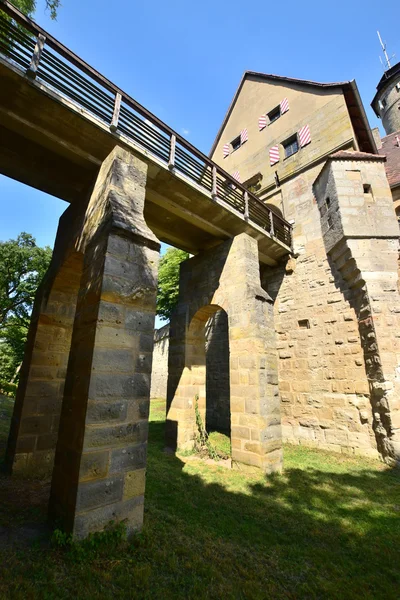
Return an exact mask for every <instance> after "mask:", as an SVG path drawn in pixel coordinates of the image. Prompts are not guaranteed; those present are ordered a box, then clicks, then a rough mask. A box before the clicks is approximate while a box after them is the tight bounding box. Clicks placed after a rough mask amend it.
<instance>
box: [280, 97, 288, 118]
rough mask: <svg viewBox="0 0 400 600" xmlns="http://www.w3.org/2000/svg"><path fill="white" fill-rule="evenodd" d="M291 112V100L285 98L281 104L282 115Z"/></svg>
mask: <svg viewBox="0 0 400 600" xmlns="http://www.w3.org/2000/svg"><path fill="white" fill-rule="evenodd" d="M288 110H289V100H288V99H287V98H284V99H283V100H282V102H281V115H283V114H284V113H285V112H287V111H288Z"/></svg>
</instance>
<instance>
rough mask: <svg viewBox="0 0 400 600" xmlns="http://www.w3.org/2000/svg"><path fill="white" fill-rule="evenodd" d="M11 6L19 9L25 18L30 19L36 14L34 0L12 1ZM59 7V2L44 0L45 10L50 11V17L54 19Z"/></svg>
mask: <svg viewBox="0 0 400 600" xmlns="http://www.w3.org/2000/svg"><path fill="white" fill-rule="evenodd" d="M12 4H14V6H16V7H17V8H19V10H20V11H21V12H23V13H24V15H26V16H27V17H32V16H33V15H34V13H35V12H36V8H37V3H36V0H12ZM60 6H61V0H46V8H47V9H48V10H49V11H50V17H51V18H52V19H54V20H55V19H56V18H57V15H58V9H59V8H60Z"/></svg>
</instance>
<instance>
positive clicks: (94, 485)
mask: <svg viewBox="0 0 400 600" xmlns="http://www.w3.org/2000/svg"><path fill="white" fill-rule="evenodd" d="M146 174H147V166H146V164H145V163H144V162H142V161H141V160H139V159H138V158H136V157H135V156H133V155H132V154H130V153H129V152H127V151H124V150H122V149H121V148H118V147H117V148H115V149H114V150H113V151H112V152H111V154H110V155H109V156H108V158H107V159H106V160H105V161H104V163H103V165H102V167H101V169H100V172H99V175H98V178H97V181H96V184H95V187H94V190H93V193H92V195H91V198H90V201H89V203H88V205H87V208H86V211H85V212H84V215H83V218H82V220H81V228H80V230H79V231H78V233H77V232H76V231H75V230H73V231H72V232H71V233H72V237H73V242H72V243H69V244H67V246H68V248H71V247H72V248H73V253H72V254H71V256H73V257H79V261H78V262H79V268H76V269H73V272H74V273H76V277H75V278H74V277H72V279H70V281H71V285H72V284H73V285H72V288H73V289H72V290H71V293H72V294H73V297H74V298H75V302H71V303H70V304H68V306H69V311H68V310H66V309H65V306H66V305H64V304H63V298H62V297H60V295H59V294H58V295H57V296H56V297H55V298H57V301H59V303H60V310H61V312H62V310H64V312H65V313H66V316H65V319H66V318H67V316H68V319H69V320H68V323H64V321H60V323H58V326H59V327H64V329H63V331H65V333H64V337H63V338H62V341H63V343H64V344H65V355H64V354H62V356H61V357H60V358H59V362H60V366H62V367H63V368H64V369H65V368H66V367H67V368H66V375H65V371H59V372H57V375H58V373H59V377H60V381H58V380H56V385H54V379H52V378H51V375H52V373H53V371H52V370H51V369H46V368H45V367H47V366H48V367H52V366H53V365H52V364H51V360H52V359H51V357H52V356H53V354H52V353H51V350H52V348H51V347H50V346H49V344H50V334H47V329H44V327H45V324H47V322H48V314H49V308H48V307H49V306H50V307H52V306H53V304H52V302H53V296H52V295H51V294H50V300H51V302H50V303H49V302H47V305H46V310H47V313H46V312H45V311H43V310H42V312H41V306H42V304H43V302H42V301H40V302H39V300H38V303H37V304H38V306H39V308H38V310H37V313H38V315H39V317H38V319H36V318H35V319H34V320H33V322H32V326H31V331H30V339H31V340H32V344H31V345H32V346H33V348H34V351H32V352H30V351H29V347H28V353H27V356H26V359H25V363H26V364H24V369H25V370H24V374H23V376H22V378H21V384H20V388H19V392H18V394H19V396H18V397H19V402H18V403H17V406H16V412H15V415H14V423H15V424H14V426H13V432H12V435H11V437H10V444H9V451H8V464H9V465H13V464H19V463H21V462H23V461H25V464H27V465H29V464H30V463H33V464H35V463H37V462H39V461H42V460H43V459H42V458H41V454H40V452H41V450H40V447H39V445H38V444H39V441H40V439H41V436H43V435H49V434H52V435H53V437H52V438H51V442H52V449H51V450H52V452H53V453H54V449H55V458H54V470H53V477H52V486H51V496H50V505H49V513H50V517H51V518H52V520H53V521H54V522H56V523H57V524H58V525H59V526H60V527H62V528H63V529H64V530H66V531H68V532H72V533H73V534H74V535H76V536H77V537H83V536H85V535H87V534H88V533H89V532H92V531H96V530H100V529H103V528H104V526H105V525H106V524H107V523H108V522H110V521H111V520H113V521H121V520H125V521H126V523H127V527H128V531H129V532H132V531H134V530H137V529H139V528H140V527H141V525H142V522H143V500H144V489H145V468H146V450H147V431H148V411H149V394H150V375H151V363H152V350H153V331H154V316H155V301H156V290H157V272H158V258H159V247H160V244H159V241H158V239H157V238H156V236H155V235H154V234H153V233H152V231H151V230H150V229H149V228H148V227H147V225H146V223H145V221H144V217H143V209H144V201H145V191H146ZM68 210H69V209H68ZM64 235H65V231H64ZM65 264H66V265H68V264H69V263H68V260H67V262H66V263H65ZM60 273H61V271H60ZM56 281H57V278H56ZM51 289H52V290H53V289H54V290H55V291H57V293H58V291H59V289H58V287H56V288H55V287H54V285H53V287H52V288H51ZM52 293H53V292H52ZM54 301H55V300H54ZM63 306H64V309H62V307H63ZM53 312H54V311H53ZM57 314H58V313H57ZM62 314H64V313H62ZM43 315H44V316H43ZM72 319H73V324H72ZM37 322H39V324H40V325H42V323H43V327H41V328H40V327H38V326H37ZM67 325H68V326H69V327H67ZM42 329H43V332H45V333H43V332H42ZM51 335H52V336H53V337H54V336H56V334H55V333H54V332H53V330H51ZM68 336H69V337H68ZM57 339H58V338H57ZM45 344H48V345H45ZM68 345H70V350H69V352H68V351H67V346H68ZM54 350H56V349H54ZM38 352H40V353H41V354H40V366H41V371H40V373H39V375H40V377H41V380H40V381H41V383H40V387H39V388H38V389H37V394H36V395H37V396H39V395H40V394H42V396H43V398H45V397H46V398H47V396H50V395H51V394H52V399H53V401H54V405H55V406H57V409H55V412H56V413H57V412H58V414H57V419H59V422H60V425H59V429H58V437H57V435H56V425H53V420H52V419H53V417H52V419H46V418H45V417H46V415H43V417H44V418H43V419H41V420H40V425H41V426H42V427H43V429H41V430H40V435H37V436H36V438H35V439H36V441H35V445H33V447H32V445H31V446H30V448H32V449H31V454H30V455H28V456H26V457H24V456H23V455H22V454H21V452H22V451H21V444H23V443H24V437H23V436H24V435H26V431H27V429H26V426H24V422H25V421H24V419H21V418H20V415H22V416H23V415H24V414H25V412H26V410H25V406H28V405H30V406H32V407H34V406H37V405H38V402H37V400H36V401H35V402H36V404H35V403H34V402H33V401H32V398H31V396H32V392H31V387H30V385H31V384H30V378H32V377H33V375H32V369H33V362H32V361H33V360H34V361H35V366H36V363H38V362H39V359H36V358H35V357H36V354H37V353H38ZM68 354H69V357H68V366H67V360H66V357H67V355H68ZM53 360H54V358H53ZM46 361H48V362H46ZM58 366H59V365H58V364H57V367H58ZM33 373H34V374H35V376H36V377H38V371H37V370H33ZM62 376H64V377H65V384H64V379H63V378H62ZM53 388H55V389H54V393H53V392H52V391H51V390H53ZM25 390H26V391H25ZM45 393H46V394H47V395H46V396H45V395H44V394H45ZM61 398H62V406H61ZM46 402H47V400H46ZM37 416H40V415H39V414H38V415H37ZM50 420H51V423H52V427H53V429H50ZM18 421H19V422H18ZM28 423H29V421H28ZM47 430H49V431H47ZM56 441H57V445H56V447H55V442H56ZM17 450H18V453H17ZM46 460H47V461H49V460H50V459H46Z"/></svg>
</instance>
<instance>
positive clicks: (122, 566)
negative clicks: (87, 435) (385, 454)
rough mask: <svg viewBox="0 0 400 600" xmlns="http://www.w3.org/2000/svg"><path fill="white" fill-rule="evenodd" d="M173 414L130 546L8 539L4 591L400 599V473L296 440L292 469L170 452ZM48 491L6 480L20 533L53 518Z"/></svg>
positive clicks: (159, 413) (289, 458) (0, 569)
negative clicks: (259, 468)
mask: <svg viewBox="0 0 400 600" xmlns="http://www.w3.org/2000/svg"><path fill="white" fill-rule="evenodd" d="M1 402H3V400H2V401H1ZM6 412H7V411H4V410H3V409H1V408H0V414H1V415H2V417H1V418H2V419H3V420H4V414H5V413H6ZM164 415H165V412H164V405H163V403H162V402H161V401H155V402H153V404H152V411H151V423H150V441H149V460H148V476H147V487H146V503H145V507H146V508H145V525H144V529H143V532H142V533H141V534H140V535H137V536H135V538H134V539H133V541H132V542H130V543H128V542H124V541H121V539H120V537H118V535H116V536H114V538H113V537H112V536H107V535H106V536H104V538H103V540H97V542H96V543H94V542H92V543H91V545H90V544H88V543H86V544H80V545H77V546H72V547H69V548H68V547H67V548H66V549H65V548H61V547H59V546H54V545H49V544H48V543H46V538H44V541H43V542H34V543H32V542H29V543H28V544H25V545H22V546H21V548H20V549H18V548H17V549H16V548H15V547H12V546H10V545H8V546H6V547H4V549H3V550H2V551H1V550H0V598H2V599H3V598H4V599H5V598H7V599H9V598H11V599H19V598H21V599H22V598H23V599H24V600H25V599H31V598H32V599H35V598H37V599H53V598H71V597H73V598H77V599H93V598H101V599H109V598H110V599H111V598H112V599H119V598H121V599H125V598H135V599H136V598H149V599H150V598H151V599H162V600H165V599H170V598H171V599H185V600H186V599H196V600H198V599H203V598H204V599H205V598H207V599H208V598H215V599H222V598H223V599H225V598H232V599H239V598H243V599H246V600H247V599H253V598H254V599H260V600H265V599H271V600H276V599H281V598H290V599H293V600H297V599H303V598H304V599H306V598H307V599H314V598H315V599H323V600H325V599H355V598H362V599H363V600H369V599H371V600H372V599H374V600H377V599H381V598H382V599H385V600H399V597H400V570H399V556H400V551H399V548H400V478H399V474H398V472H396V471H392V470H390V469H388V468H387V467H385V466H384V465H383V464H381V463H379V462H377V461H371V460H366V459H362V458H355V457H345V456H341V455H330V454H326V453H323V452H317V451H313V450H309V449H306V448H303V447H287V448H285V472H284V474H283V475H275V476H273V477H270V478H268V479H267V480H266V479H264V478H263V477H261V476H256V475H243V474H241V473H239V472H237V471H233V470H228V469H225V468H222V467H218V466H213V465H207V464H205V462H204V461H201V460H198V459H197V458H193V456H192V457H188V458H185V457H182V456H179V457H176V456H171V455H169V454H167V453H164V452H163V448H164ZM7 418H8V417H7ZM1 427H2V429H1V431H2V432H3V431H4V427H3V424H2V426H1ZM35 485H36V486H38V487H37V488H35ZM18 486H21V487H20V491H18V489H19V488H18ZM46 486H47V487H46ZM29 489H31V490H32V489H33V492H32V491H31V492H29V494H28V490H29ZM21 490H22V492H21ZM46 490H48V483H45V482H40V483H38V482H34V481H31V482H27V481H26V480H24V481H22V480H19V479H18V478H16V477H14V478H13V479H10V478H6V477H3V479H2V480H1V481H0V503H1V504H0V508H1V510H2V511H6V513H7V514H8V515H12V517H11V518H10V517H7V518H6V519H5V521H4V523H5V524H6V523H7V527H8V529H11V530H13V532H14V534H13V535H14V539H15V535H18V532H19V531H24V527H26V526H27V524H31V523H33V522H38V523H39V522H40V521H41V520H43V515H44V514H45V499H44V497H45V494H44V491H46ZM38 494H39V500H38V499H37V498H36V496H37V495H38ZM35 498H36V500H35ZM35 501H36V502H37V504H36V512H34V513H33V512H32V510H31V509H29V508H28V506H29V504H31V503H32V502H35ZM15 505H17V506H15ZM17 515H20V517H19V519H18V521H17V523H16V524H14V519H16V517H17ZM1 539H2V537H1V536H0V546H1Z"/></svg>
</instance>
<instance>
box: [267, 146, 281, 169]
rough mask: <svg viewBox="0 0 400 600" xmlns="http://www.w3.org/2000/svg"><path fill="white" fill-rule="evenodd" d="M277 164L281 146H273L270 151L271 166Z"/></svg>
mask: <svg viewBox="0 0 400 600" xmlns="http://www.w3.org/2000/svg"><path fill="white" fill-rule="evenodd" d="M277 162H279V146H272V148H270V149H269V164H270V165H271V167H272V165H275V164H276V163H277Z"/></svg>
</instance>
